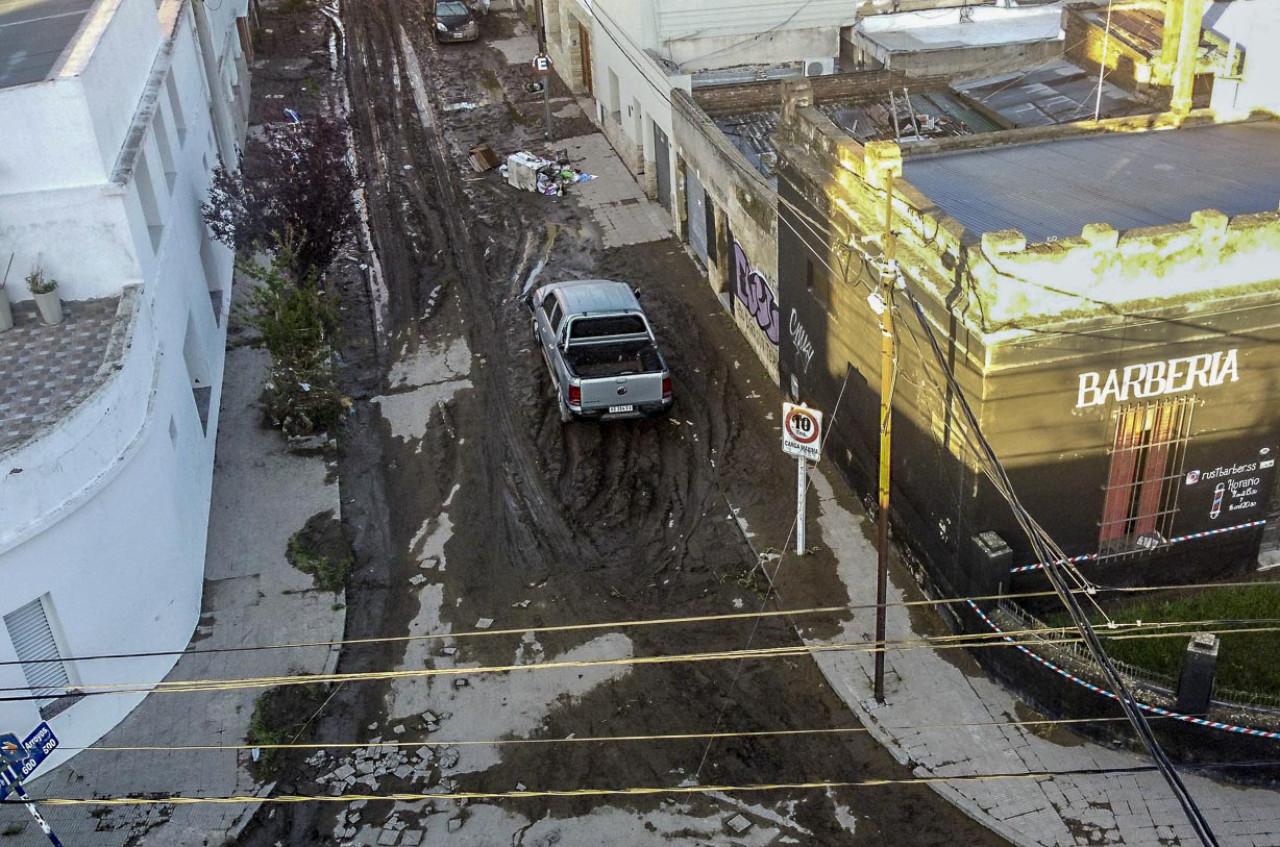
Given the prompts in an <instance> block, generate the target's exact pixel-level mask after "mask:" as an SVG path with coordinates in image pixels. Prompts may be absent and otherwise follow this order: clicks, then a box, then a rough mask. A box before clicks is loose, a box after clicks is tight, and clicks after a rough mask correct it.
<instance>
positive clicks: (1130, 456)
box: [1098, 397, 1196, 555]
mask: <svg viewBox="0 0 1280 847" xmlns="http://www.w3.org/2000/svg"><path fill="white" fill-rule="evenodd" d="M1195 403H1196V398H1195V397H1176V398H1170V399H1167V400H1161V401H1159V402H1155V403H1137V404H1133V405H1130V406H1122V407H1121V408H1120V409H1118V410H1117V412H1116V427H1115V435H1114V437H1113V439H1112V447H1111V469H1110V471H1109V473H1108V474H1107V484H1106V486H1105V489H1104V490H1105V494H1106V496H1105V498H1104V501H1103V506H1102V522H1101V531H1100V533H1099V537H1098V552H1099V553H1101V554H1104V555H1106V554H1117V553H1128V552H1132V551H1134V550H1148V549H1151V548H1153V547H1158V546H1160V545H1161V544H1164V543H1165V540H1166V539H1168V538H1169V537H1170V535H1171V532H1170V528H1171V527H1172V525H1173V517H1174V515H1175V513H1176V512H1177V510H1178V492H1179V490H1180V483H1181V481H1182V461H1183V457H1184V455H1185V454H1186V448H1187V441H1188V439H1189V438H1190V437H1191V413H1192V410H1193V409H1194V408H1195Z"/></svg>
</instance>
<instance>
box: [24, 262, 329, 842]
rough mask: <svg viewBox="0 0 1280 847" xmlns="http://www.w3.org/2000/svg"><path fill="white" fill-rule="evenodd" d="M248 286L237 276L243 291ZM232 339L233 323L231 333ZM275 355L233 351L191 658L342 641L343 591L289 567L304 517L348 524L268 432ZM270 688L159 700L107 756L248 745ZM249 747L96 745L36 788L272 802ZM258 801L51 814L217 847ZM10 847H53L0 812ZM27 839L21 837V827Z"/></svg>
mask: <svg viewBox="0 0 1280 847" xmlns="http://www.w3.org/2000/svg"><path fill="white" fill-rule="evenodd" d="M238 287H239V280H238V279H237V294H238V293H239V291H238ZM233 332H234V326H233ZM266 366H267V354H266V353H265V351H262V350H258V349H253V348H249V347H240V348H236V349H230V350H228V351H227V362H226V377H225V381H224V385H223V396H222V412H221V424H220V426H219V430H218V448H217V456H216V459H215V463H214V478H213V503H212V507H211V509H210V515H209V539H208V553H207V555H206V558H205V580H204V600H203V605H202V609H201V618H200V625H199V626H198V627H197V629H196V632H195V634H194V636H193V638H192V641H191V645H190V648H189V649H200V650H208V649H210V648H217V647H238V646H246V645H263V644H280V643H286V642H301V641H307V642H314V641H320V642H323V641H330V640H335V639H340V638H342V633H343V627H344V624H345V611H343V610H342V608H341V606H340V604H341V603H342V602H343V597H342V595H337V596H335V595H333V594H330V593H328V592H322V591H317V590H315V589H314V588H313V586H312V579H311V577H310V576H308V575H306V574H304V573H302V572H300V571H298V570H296V569H295V568H294V567H293V566H292V565H290V564H289V563H288V561H287V560H286V559H285V555H284V552H285V545H286V543H287V542H288V539H289V536H291V535H292V534H293V533H294V532H296V531H297V530H298V529H300V528H301V527H302V525H303V523H305V522H306V520H307V518H309V517H311V516H312V515H314V514H316V513H317V512H323V511H325V510H328V509H332V510H334V514H335V515H336V514H338V508H339V497H338V485H337V483H336V482H335V481H334V480H333V479H332V478H327V477H329V473H328V471H329V468H328V465H327V463H326V460H325V459H323V458H317V457H300V456H296V455H293V454H291V453H288V452H286V450H285V447H284V442H283V440H282V439H281V437H280V434H279V433H278V432H277V431H275V430H269V429H265V428H264V427H263V426H262V413H261V411H260V410H259V409H258V407H257V400H258V395H259V394H260V393H261V391H262V382H263V379H264V375H265V373H266ZM336 662H337V649H336V648H328V647H313V648H306V649H296V650H268V651H248V652H237V653H213V654H198V655H188V656H183V657H182V658H181V659H180V660H179V661H178V664H177V665H176V666H175V667H174V669H173V671H172V672H171V673H170V674H169V676H168V677H167V679H169V680H180V679H222V678H237V677H251V676H268V675H288V674H299V673H322V672H325V671H326V670H331V669H332V668H333V667H334V665H335V664H336ZM262 690H263V689H252V688H250V689H236V690H231V691H225V692H213V693H207V694H206V693H193V694H151V695H150V696H148V697H147V698H146V699H145V700H144V701H143V702H142V704H141V705H140V706H139V707H138V708H137V709H135V710H134V711H133V712H132V713H131V714H130V715H129V716H128V717H127V718H126V719H125V720H124V722H123V723H121V724H120V725H119V726H117V727H116V728H115V729H113V730H112V731H111V732H109V733H108V734H107V735H106V736H104V737H103V738H102V740H101V741H100V742H99V743H98V745H97V746H162V747H163V746H172V745H193V744H210V745H226V746H232V745H241V744H243V743H244V739H245V734H246V732H247V730H248V727H249V719H250V716H251V715H252V714H253V707H254V702H255V701H256V700H257V698H258V696H259V695H260V694H261V693H262ZM248 761H249V759H248V754H247V751H243V750H226V751H220V750H213V751H199V752H164V751H130V752H107V751H96V750H94V749H89V750H85V751H83V752H81V753H80V754H79V755H77V756H76V757H75V758H73V759H72V760H71V761H70V762H68V763H66V764H65V765H63V766H62V767H59V768H57V769H56V770H54V771H52V772H51V773H49V774H47V775H44V776H41V777H39V778H37V779H35V780H34V781H32V782H31V783H30V784H29V785H28V786H27V787H28V789H29V791H30V793H31V795H32V796H33V797H95V796H97V797H120V796H138V795H150V794H154V795H169V794H185V795H188V796H192V795H212V796H225V795H246V794H261V793H263V792H264V790H265V788H266V787H265V786H259V785H257V784H256V783H255V782H254V781H253V779H252V778H250V776H249V774H248V772H247V771H246V770H245V766H246V764H247V763H248ZM253 808H254V807H252V806H249V805H223V804H197V805H186V806H173V805H163V804H162V805H137V806H98V807H93V806H69V807H50V806H45V807H42V813H43V814H44V815H45V817H46V818H47V819H48V821H49V823H50V824H51V825H52V827H53V829H54V831H55V832H56V833H57V834H58V836H59V837H60V838H61V839H62V841H63V843H65V844H66V845H68V847H72V845H74V847H133V845H139V844H154V845H165V847H197V845H199V847H204V845H220V844H222V843H224V840H225V839H226V838H228V837H229V836H231V835H234V834H235V833H236V832H238V831H239V830H240V828H242V827H243V826H244V824H245V823H247V821H248V819H249V817H250V816H251V814H252V811H253ZM0 830H2V831H3V833H4V836H5V837H3V838H0V842H2V843H3V844H4V845H6V847H10V845H12V847H47V845H48V843H49V842H48V840H47V839H46V838H45V836H44V835H43V834H42V833H41V831H40V829H39V827H37V826H36V824H35V822H34V821H32V820H31V818H30V816H29V815H28V814H27V813H26V811H25V810H24V809H23V808H22V807H21V806H8V807H5V808H3V809H0ZM15 830H16V831H15Z"/></svg>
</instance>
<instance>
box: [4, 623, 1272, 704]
mask: <svg viewBox="0 0 1280 847" xmlns="http://www.w3.org/2000/svg"><path fill="white" fill-rule="evenodd" d="M1199 623H1203V622H1187V621H1179V622H1172V623H1143V624H1133V625H1130V626H1129V629H1130V631H1129V632H1126V633H1122V634H1119V635H1112V636H1109V637H1110V638H1114V639H1117V640H1119V639H1127V638H1167V637H1177V636H1182V635H1186V632H1184V631H1176V632H1166V631H1164V630H1168V629H1173V628H1175V627H1179V626H1188V625H1195V624H1199ZM1150 628H1155V629H1156V630H1157V631H1155V632H1146V633H1143V632H1136V631H1134V630H1138V629H1150ZM1068 630H1069V628H1068V627H1058V628H1050V629H1041V628H1037V629H1027V630H1012V631H1009V632H1008V633H1006V635H1016V636H1019V637H1029V638H1031V639H1032V640H1030V641H1008V640H1007V639H1005V638H1001V637H997V636H994V635H992V634H990V633H964V634H959V635H948V636H936V637H920V638H914V639H897V640H886V641H885V642H883V644H884V649H886V650H887V649H889V648H893V649H899V650H912V649H933V650H941V649H954V648H966V647H967V648H973V649H976V648H985V647H1004V646H1008V645H1010V644H1011V645H1013V646H1017V645H1019V644H1022V645H1032V646H1042V645H1044V644H1045V643H1046V642H1044V641H1043V640H1041V639H1040V638H1038V637H1037V636H1040V635H1044V634H1046V633H1065V632H1066V631H1068ZM1232 631H1234V632H1280V626H1267V627H1249V628H1241V629H1236V630H1232ZM1079 640H1080V639H1078V638H1074V639H1073V638H1057V639H1054V640H1053V642H1052V643H1053V644H1055V645H1061V644H1072V643H1076V642H1078V641H1079ZM835 651H852V652H863V653H876V652H879V648H878V647H877V642H876V641H874V640H868V641H848V642H834V643H826V644H812V645H810V644H794V645H787V646H781V647H761V648H755V649H743V650H720V651H708V652H700V653H675V654H666V655H661V654H660V655H655V656H632V657H628V658H618V659H590V660H576V661H563V662H542V663H538V664H529V665H514V664H513V665H489V666H480V667H452V668H421V669H416V670H383V671H364V672H359V673H356V672H352V673H332V674H310V675H293V676H270V677H244V678H224V679H197V680H173V681H162V682H159V683H112V684H99V685H85V686H79V687H75V688H72V687H68V688H66V689H65V691H66V695H82V696H102V695H111V694H145V693H153V694H189V693H196V692H211V691H234V690H241V689H247V688H270V687H276V686H288V685H311V684H317V683H324V684H329V683H345V682H371V681H383V680H390V679H416V678H423V677H435V676H464V675H475V674H497V673H512V672H515V671H552V670H567V669H583V668H586V669H594V668H602V667H618V666H631V667H637V666H647V665H668V664H685V663H696V662H719V661H732V660H735V659H766V658H785V657H789V656H808V655H811V654H813V653H825V652H835ZM4 690H8V691H30V690H31V688H30V686H14V687H10V688H8V689H4ZM66 695H55V696H66ZM49 696H50V695H49V694H48V693H47V689H44V690H42V693H41V694H28V695H18V696H6V697H0V702H24V701H30V700H47V699H49Z"/></svg>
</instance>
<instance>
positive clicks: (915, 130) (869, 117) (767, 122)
mask: <svg viewBox="0 0 1280 847" xmlns="http://www.w3.org/2000/svg"><path fill="white" fill-rule="evenodd" d="M816 105H817V108H818V109H819V110H820V111H821V112H822V113H823V114H825V115H826V116H827V117H828V118H830V119H831V120H832V122H833V123H835V125H836V126H838V127H840V128H841V129H843V130H844V131H845V132H847V133H849V135H851V136H853V137H854V138H856V139H857V140H858V141H859V143H864V144H865V143H866V142H868V141H886V140H888V141H892V140H894V139H895V138H901V139H908V138H913V137H915V136H916V135H917V134H919V136H920V137H923V138H946V137H952V136H958V135H971V134H973V133H975V132H992V131H994V130H998V129H1003V128H1004V127H1002V126H1000V124H998V123H996V122H995V121H993V120H992V119H991V117H990V116H988V115H986V114H983V113H982V112H980V111H978V110H975V109H973V108H972V105H971V104H970V103H969V102H968V101H967V100H966V99H965V98H964V97H961V96H958V95H957V94H956V93H955V92H953V91H950V90H948V89H946V88H934V89H917V90H915V91H910V90H908V93H907V94H904V93H903V90H902V89H900V88H899V89H895V90H894V91H893V92H892V93H891V92H889V91H885V92H884V93H883V94H880V95H877V96H874V97H859V98H856V99H854V98H851V99H847V100H835V101H830V102H821V103H818V104H816ZM895 115H896V122H895ZM781 118H782V112H781V109H768V110H762V111H753V112H744V113H736V114H727V115H718V116H717V117H716V118H715V122H716V125H717V126H718V127H720V131H721V132H723V133H724V134H725V136H726V137H727V138H728V139H729V140H730V141H731V142H732V143H733V145H734V146H735V147H737V148H738V149H739V150H740V151H741V152H742V154H743V155H744V156H746V157H747V159H748V161H750V162H751V164H752V165H754V166H755V167H756V169H757V170H759V171H760V172H761V173H763V174H764V175H765V176H767V177H770V178H772V176H773V175H772V172H771V171H770V169H769V168H768V167H766V166H765V165H764V164H763V158H764V156H765V154H771V153H773V152H774V146H773V142H772V141H771V140H770V136H771V135H772V134H773V132H774V131H775V130H776V129H777V128H778V122H779V121H780V120H781Z"/></svg>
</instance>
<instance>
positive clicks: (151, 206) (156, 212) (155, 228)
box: [133, 152, 164, 250]
mask: <svg viewBox="0 0 1280 847" xmlns="http://www.w3.org/2000/svg"><path fill="white" fill-rule="evenodd" d="M133 184H134V188H135V190H136V191H137V192H138V203H139V204H140V205H141V206H142V216H143V218H145V219H146V222H147V234H148V235H150V236H151V249H152V250H159V249H160V237H161V236H162V235H163V234H164V219H163V218H162V217H161V216H160V201H159V199H158V195H157V194H156V187H155V182H153V181H152V179H151V168H150V166H149V165H148V164H147V156H146V154H145V153H143V152H139V153H138V164H137V165H136V166H135V168H134V171H133Z"/></svg>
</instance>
